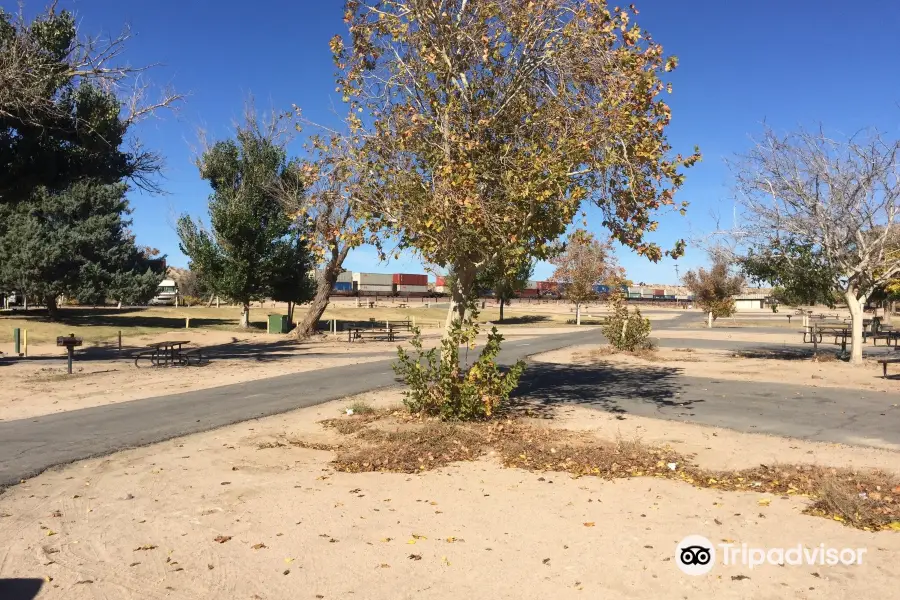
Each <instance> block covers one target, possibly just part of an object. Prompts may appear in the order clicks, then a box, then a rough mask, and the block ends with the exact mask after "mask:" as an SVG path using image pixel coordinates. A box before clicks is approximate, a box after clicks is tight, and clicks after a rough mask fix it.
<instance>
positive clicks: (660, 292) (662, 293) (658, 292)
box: [653, 290, 666, 296]
mask: <svg viewBox="0 0 900 600" xmlns="http://www.w3.org/2000/svg"><path fill="white" fill-rule="evenodd" d="M653 295H654V296H665V295H666V290H653Z"/></svg>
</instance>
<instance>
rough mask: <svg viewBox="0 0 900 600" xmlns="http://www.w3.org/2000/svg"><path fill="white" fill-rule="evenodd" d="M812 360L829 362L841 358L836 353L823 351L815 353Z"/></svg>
mask: <svg viewBox="0 0 900 600" xmlns="http://www.w3.org/2000/svg"><path fill="white" fill-rule="evenodd" d="M813 360H814V361H816V362H820V363H830V362H838V361H839V360H841V359H840V357H839V356H838V355H837V354H834V353H833V352H825V353H824V354H818V355H816V357H815V358H814V359H813Z"/></svg>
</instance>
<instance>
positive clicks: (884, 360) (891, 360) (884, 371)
mask: <svg viewBox="0 0 900 600" xmlns="http://www.w3.org/2000/svg"><path fill="white" fill-rule="evenodd" d="M878 362H880V363H881V368H882V374H881V376H882V377H883V378H885V379H887V366H888V364H889V363H900V357H896V358H879V359H878Z"/></svg>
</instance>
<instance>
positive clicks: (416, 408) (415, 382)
mask: <svg viewBox="0 0 900 600" xmlns="http://www.w3.org/2000/svg"><path fill="white" fill-rule="evenodd" d="M476 316H477V312H475V311H474V310H473V311H472V316H471V318H470V319H467V322H466V323H465V325H463V324H460V323H458V322H456V323H454V325H453V328H452V329H451V331H450V333H449V335H447V336H445V337H444V339H443V340H442V341H441V347H440V348H432V349H430V350H423V349H422V336H421V332H420V331H419V329H418V328H416V329H414V330H413V334H414V335H413V338H412V340H411V344H412V346H413V348H414V350H415V352H414V355H411V354H410V353H408V352H407V351H406V350H404V349H403V348H402V347H400V348H398V349H397V355H398V358H399V361H398V362H397V363H396V364H395V365H394V371H395V372H396V373H397V375H399V376H400V377H402V378H403V380H404V381H405V383H406V385H407V387H408V389H407V390H405V391H404V392H403V394H404V400H403V403H404V404H405V405H406V407H407V408H408V409H409V410H410V411H411V412H414V413H420V414H424V415H430V416H439V417H440V418H441V419H444V420H463V421H472V420H481V419H489V418H491V417H492V416H493V415H494V414H496V413H497V410H498V409H499V408H501V407H502V406H504V405H505V404H506V402H507V401H508V400H509V395H510V394H511V393H512V391H513V390H514V389H515V388H516V386H517V385H518V384H519V378H520V377H521V375H522V371H523V370H524V369H525V363H524V361H521V360H520V361H518V362H517V363H516V364H515V365H514V366H512V367H511V368H510V369H508V370H506V371H504V370H503V369H501V368H500V366H499V365H498V364H497V362H496V358H497V355H498V354H499V353H500V343H501V342H502V341H503V336H502V335H501V334H500V333H498V332H497V328H496V327H494V328H492V329H491V333H490V334H489V335H488V339H487V343H486V344H485V346H484V348H483V349H482V351H481V353H480V355H479V356H478V358H477V359H476V360H475V362H474V363H472V365H470V366H468V367H465V366H460V364H459V347H460V346H461V345H463V344H465V345H467V346H469V347H471V348H474V344H475V336H476V335H477V333H478V327H477V325H476V324H475V317H476Z"/></svg>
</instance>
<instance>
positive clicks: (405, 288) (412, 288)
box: [397, 285, 428, 294]
mask: <svg viewBox="0 0 900 600" xmlns="http://www.w3.org/2000/svg"><path fill="white" fill-rule="evenodd" d="M397 291H398V292H412V293H416V294H418V293H422V292H427V291H428V286H427V285H398V286H397Z"/></svg>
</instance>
